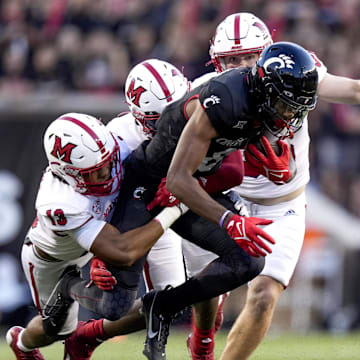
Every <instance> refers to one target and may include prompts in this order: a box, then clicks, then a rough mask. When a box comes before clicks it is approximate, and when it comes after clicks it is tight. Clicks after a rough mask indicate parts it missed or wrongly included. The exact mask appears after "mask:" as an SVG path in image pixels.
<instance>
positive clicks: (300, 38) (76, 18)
mask: <svg viewBox="0 0 360 360" xmlns="http://www.w3.org/2000/svg"><path fill="white" fill-rule="evenodd" d="M238 11H250V12H253V13H254V14H256V15H257V16H258V17H260V18H261V19H262V20H264V21H265V23H266V24H267V25H268V27H269V29H270V31H272V33H273V38H274V40H275V41H279V40H289V41H294V42H297V43H299V44H300V45H302V46H304V47H305V48H307V49H309V50H312V51H314V52H315V53H316V54H317V56H318V57H319V58H320V59H321V60H322V61H323V62H324V63H325V65H326V66H327V68H328V71H329V72H330V73H332V74H336V75H343V76H349V77H352V78H360V42H359V41H358V36H359V35H358V34H359V33H360V22H359V21H358V19H359V15H360V2H359V1H358V0H344V1H336V0H317V1H316V0H313V1H291V0H272V1H264V0H247V1H246V0H242V1H235V0H182V1H176V0H172V1H170V0H131V1H128V0H96V1H92V0H47V1H43V0H1V1H0V96H1V95H4V94H7V95H11V96H12V97H21V96H26V95H27V94H30V93H31V94H33V93H47V94H48V93H53V94H56V93H64V92H68V91H77V92H91V93H93V94H99V95H102V96H103V95H104V94H105V95H106V94H110V93H116V92H120V93H122V92H123V89H124V82H125V79H126V76H127V74H128V72H129V71H130V69H131V67H132V66H134V65H135V64H137V63H138V62H140V61H142V60H144V59H147V58H152V57H155V58H159V59H163V60H167V61H169V62H171V63H173V64H174V65H176V66H177V67H179V68H180V69H183V71H184V73H185V75H186V76H187V77H188V78H189V79H190V80H192V79H194V78H195V77H197V76H199V75H201V74H203V73H205V72H208V71H212V70H213V67H212V66H211V65H210V66H208V67H206V66H205V64H206V62H207V61H208V60H209V56H208V48H209V40H210V38H211V37H212V34H213V33H214V30H215V28H216V25H217V24H218V23H219V22H220V21H221V20H223V19H224V18H225V17H226V16H227V15H229V14H231V13H234V12H238ZM359 118H360V116H359V107H358V106H346V105H329V104H325V103H323V102H321V101H319V104H318V106H317V109H316V110H315V111H313V112H312V113H311V116H310V132H311V135H312V141H313V142H312V147H311V157H312V162H311V164H312V179H313V182H315V183H316V184H317V185H318V186H320V187H321V188H322V189H323V190H324V191H325V192H326V193H327V194H328V195H329V196H330V197H331V198H332V199H334V200H336V201H337V202H338V203H340V204H341V205H343V206H345V207H346V208H348V209H349V210H350V211H351V212H352V213H354V214H355V215H357V216H360V175H359V166H360V161H359V160H360V147H359V146H357V144H358V143H359V134H360V120H359Z"/></svg>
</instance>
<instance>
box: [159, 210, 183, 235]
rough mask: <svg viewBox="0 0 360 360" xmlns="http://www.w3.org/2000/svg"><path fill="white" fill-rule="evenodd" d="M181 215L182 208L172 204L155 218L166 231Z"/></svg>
mask: <svg viewBox="0 0 360 360" xmlns="http://www.w3.org/2000/svg"><path fill="white" fill-rule="evenodd" d="M181 215H182V212H181V210H180V209H179V208H178V207H177V206H172V207H167V208H165V209H164V210H162V211H161V212H160V213H159V214H158V215H157V216H155V217H154V220H155V221H157V222H159V223H160V225H161V227H162V228H163V230H164V231H166V230H167V229H168V228H169V227H170V226H171V225H172V224H173V223H174V222H175V221H176V220H177V219H178V218H179V217H180V216H181Z"/></svg>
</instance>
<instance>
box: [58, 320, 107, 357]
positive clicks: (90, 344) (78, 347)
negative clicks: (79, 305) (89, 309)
mask: <svg viewBox="0 0 360 360" xmlns="http://www.w3.org/2000/svg"><path fill="white" fill-rule="evenodd" d="M94 321H96V320H89V321H88V322H85V321H79V323H78V326H77V329H76V330H75V332H74V333H73V334H72V335H71V336H70V337H69V338H67V339H66V340H65V349H64V360H90V358H91V355H92V353H93V352H94V350H95V349H96V348H97V347H98V346H99V345H100V344H101V343H102V342H103V341H102V340H99V339H98V338H97V337H96V336H95V335H94V336H93V337H92V336H89V333H91V330H90V331H88V329H87V327H89V324H90V323H93V322H94Z"/></svg>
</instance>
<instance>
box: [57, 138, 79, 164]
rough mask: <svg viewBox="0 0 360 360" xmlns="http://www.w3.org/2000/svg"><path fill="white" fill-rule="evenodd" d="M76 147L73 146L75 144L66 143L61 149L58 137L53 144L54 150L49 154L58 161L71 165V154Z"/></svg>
mask: <svg viewBox="0 0 360 360" xmlns="http://www.w3.org/2000/svg"><path fill="white" fill-rule="evenodd" d="M76 146H77V145H75V144H72V143H68V144H66V145H65V146H64V147H63V146H62V145H61V138H59V137H58V136H55V144H54V148H53V150H52V152H51V155H52V156H55V157H56V158H58V159H59V160H62V161H64V162H67V163H69V164H72V162H71V159H70V157H71V152H72V151H73V149H74V148H76Z"/></svg>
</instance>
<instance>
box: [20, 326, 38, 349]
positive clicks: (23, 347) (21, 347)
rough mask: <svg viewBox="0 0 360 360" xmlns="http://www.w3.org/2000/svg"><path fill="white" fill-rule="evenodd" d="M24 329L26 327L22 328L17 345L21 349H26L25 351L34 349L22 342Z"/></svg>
mask: <svg viewBox="0 0 360 360" xmlns="http://www.w3.org/2000/svg"><path fill="white" fill-rule="evenodd" d="M24 330H25V329H22V330H21V332H20V334H19V337H18V341H17V344H16V345H17V347H18V348H19V349H20V350H21V351H24V352H30V351H33V350H34V349H29V348H27V347H26V346H25V345H24V344H23V342H22V335H23V332H24Z"/></svg>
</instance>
